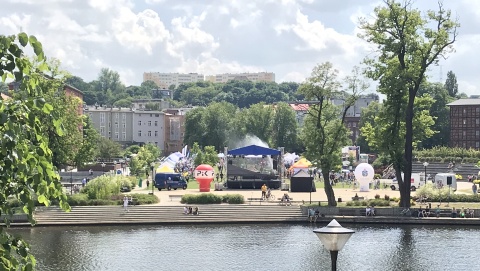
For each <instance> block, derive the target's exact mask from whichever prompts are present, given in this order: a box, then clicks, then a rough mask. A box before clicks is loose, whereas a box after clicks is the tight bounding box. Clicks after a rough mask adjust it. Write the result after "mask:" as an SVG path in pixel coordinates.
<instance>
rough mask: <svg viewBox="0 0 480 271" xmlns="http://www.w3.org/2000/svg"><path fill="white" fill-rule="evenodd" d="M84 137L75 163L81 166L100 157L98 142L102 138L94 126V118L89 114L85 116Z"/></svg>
mask: <svg viewBox="0 0 480 271" xmlns="http://www.w3.org/2000/svg"><path fill="white" fill-rule="evenodd" d="M82 120H83V129H82V133H83V139H82V144H81V146H80V149H79V150H78V152H77V154H76V156H75V165H76V166H77V167H81V166H83V165H85V164H87V163H89V162H93V161H95V159H96V158H97V157H98V148H97V144H98V143H97V142H98V140H99V139H100V134H99V133H98V131H97V130H96V129H95V127H93V123H92V120H91V119H90V117H88V116H87V115H84V116H83V118H82Z"/></svg>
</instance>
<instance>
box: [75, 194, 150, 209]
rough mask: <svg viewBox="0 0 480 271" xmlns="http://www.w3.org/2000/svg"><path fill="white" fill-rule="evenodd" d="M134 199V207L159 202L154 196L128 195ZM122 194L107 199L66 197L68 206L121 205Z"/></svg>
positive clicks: (79, 196)
mask: <svg viewBox="0 0 480 271" xmlns="http://www.w3.org/2000/svg"><path fill="white" fill-rule="evenodd" d="M128 196H129V197H132V198H133V199H134V202H135V205H145V204H153V203H158V202H159V200H158V198H157V197H156V196H154V195H149V194H131V195H128ZM123 197H125V196H124V195H123V194H116V195H112V196H111V197H110V198H109V199H89V198H88V195H87V194H82V193H79V194H74V195H72V196H68V199H67V201H68V204H70V206H101V205H123Z"/></svg>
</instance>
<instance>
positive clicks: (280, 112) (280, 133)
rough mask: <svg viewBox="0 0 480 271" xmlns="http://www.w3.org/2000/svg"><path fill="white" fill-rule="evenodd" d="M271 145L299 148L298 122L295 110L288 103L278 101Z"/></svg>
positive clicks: (286, 148)
mask: <svg viewBox="0 0 480 271" xmlns="http://www.w3.org/2000/svg"><path fill="white" fill-rule="evenodd" d="M272 127H273V131H272V138H271V141H270V142H271V145H272V146H273V147H276V148H278V147H285V150H287V151H288V150H296V149H298V138H297V131H298V123H297V120H296V113H295V111H294V110H293V109H292V108H291V107H290V106H289V105H288V104H287V103H283V102H281V103H278V104H277V105H276V106H275V114H274V116H273V126H272Z"/></svg>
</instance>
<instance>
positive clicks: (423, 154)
mask: <svg viewBox="0 0 480 271" xmlns="http://www.w3.org/2000/svg"><path fill="white" fill-rule="evenodd" d="M413 155H414V156H415V157H416V158H417V160H419V161H429V162H430V161H432V162H445V161H446V162H449V161H456V162H464V160H465V159H468V158H471V160H470V161H473V163H476V162H477V161H479V160H480V151H479V150H475V149H465V148H450V147H444V146H437V147H433V148H431V149H421V150H414V151H413ZM471 163H472V162H471Z"/></svg>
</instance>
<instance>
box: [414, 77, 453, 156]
mask: <svg viewBox="0 0 480 271" xmlns="http://www.w3.org/2000/svg"><path fill="white" fill-rule="evenodd" d="M418 93H419V94H420V95H425V94H426V95H428V96H430V97H432V98H433V103H432V106H431V107H430V109H429V111H430V116H432V117H433V118H434V120H435V124H433V126H432V130H433V131H435V133H434V134H433V135H432V136H431V137H427V138H425V139H424V140H423V141H422V143H421V144H419V147H420V148H425V149H430V148H432V147H435V146H448V144H449V143H450V108H449V107H448V106H447V104H448V103H450V102H453V101H454V99H455V98H454V97H452V96H450V95H449V94H448V91H447V89H446V88H445V87H444V86H443V85H442V84H441V83H429V82H425V83H423V84H422V85H421V86H420V89H419V90H418Z"/></svg>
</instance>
